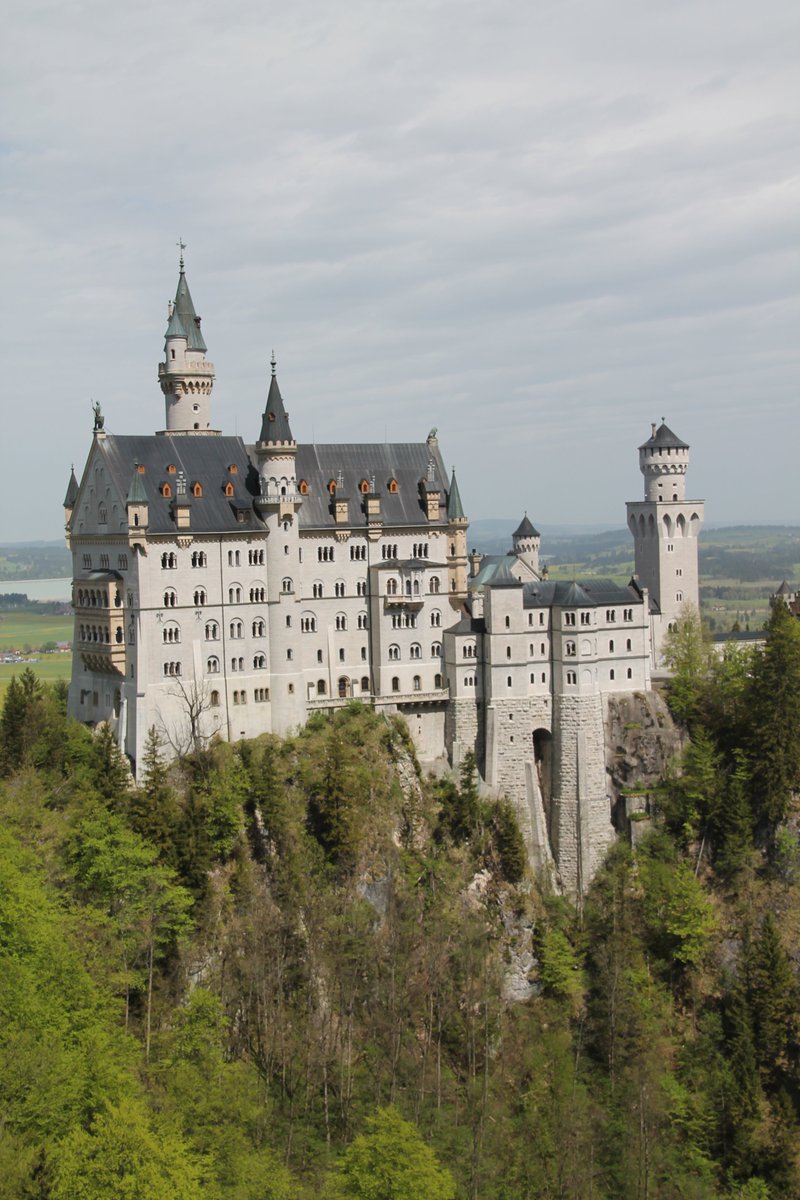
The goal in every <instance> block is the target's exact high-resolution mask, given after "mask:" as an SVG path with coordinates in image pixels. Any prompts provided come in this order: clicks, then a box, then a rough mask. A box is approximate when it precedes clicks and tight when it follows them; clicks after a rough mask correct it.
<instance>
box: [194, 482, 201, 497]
mask: <svg viewBox="0 0 800 1200" xmlns="http://www.w3.org/2000/svg"><path fill="white" fill-rule="evenodd" d="M202 494H203V485H202V484H200V483H198V482H197V481H195V482H194V483H193V484H192V495H193V496H202Z"/></svg>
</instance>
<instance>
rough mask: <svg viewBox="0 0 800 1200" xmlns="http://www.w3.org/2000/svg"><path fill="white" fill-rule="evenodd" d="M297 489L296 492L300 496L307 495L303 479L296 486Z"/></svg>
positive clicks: (306, 485) (306, 486)
mask: <svg viewBox="0 0 800 1200" xmlns="http://www.w3.org/2000/svg"><path fill="white" fill-rule="evenodd" d="M297 488H298V491H299V492H300V495H301V496H307V495H308V484H307V483H306V481H305V479H301V480H300V482H299V484H298V485H297Z"/></svg>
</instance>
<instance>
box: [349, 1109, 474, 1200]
mask: <svg viewBox="0 0 800 1200" xmlns="http://www.w3.org/2000/svg"><path fill="white" fill-rule="evenodd" d="M338 1174H339V1179H340V1182H341V1195H342V1196H345V1197H347V1198H348V1200H453V1197H454V1196H455V1183H454V1181H453V1178H452V1176H451V1175H450V1173H449V1171H446V1170H445V1169H444V1168H443V1167H441V1166H440V1165H439V1163H438V1162H437V1160H436V1155H435V1154H434V1153H433V1151H432V1150H431V1149H430V1147H429V1146H427V1145H426V1144H425V1142H424V1141H423V1140H422V1137H421V1136H420V1134H419V1132H418V1130H417V1128H416V1126H414V1125H412V1124H411V1122H410V1121H406V1120H405V1119H404V1118H403V1117H401V1116H400V1113H399V1112H398V1111H397V1109H395V1108H383V1109H379V1110H378V1112H377V1113H375V1115H374V1116H372V1117H368V1118H367V1121H366V1130H365V1132H364V1133H362V1134H359V1136H358V1137H357V1138H355V1139H354V1141H353V1142H352V1143H351V1144H350V1145H349V1146H348V1148H347V1150H345V1152H344V1156H343V1158H342V1161H341V1163H340V1165H339V1170H338Z"/></svg>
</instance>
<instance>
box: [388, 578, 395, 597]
mask: <svg viewBox="0 0 800 1200" xmlns="http://www.w3.org/2000/svg"><path fill="white" fill-rule="evenodd" d="M386 595H387V596H396V595H397V580H396V579H395V578H394V577H393V576H390V577H389V578H388V579H387V580H386Z"/></svg>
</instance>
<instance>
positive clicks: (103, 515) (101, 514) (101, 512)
mask: <svg viewBox="0 0 800 1200" xmlns="http://www.w3.org/2000/svg"><path fill="white" fill-rule="evenodd" d="M97 519H98V521H99V522H100V524H101V525H107V524H108V513H107V512H106V510H105V507H104V506H103V505H102V504H101V505H100V507H99V508H98V510H97Z"/></svg>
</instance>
